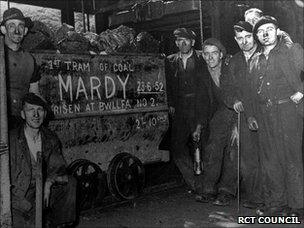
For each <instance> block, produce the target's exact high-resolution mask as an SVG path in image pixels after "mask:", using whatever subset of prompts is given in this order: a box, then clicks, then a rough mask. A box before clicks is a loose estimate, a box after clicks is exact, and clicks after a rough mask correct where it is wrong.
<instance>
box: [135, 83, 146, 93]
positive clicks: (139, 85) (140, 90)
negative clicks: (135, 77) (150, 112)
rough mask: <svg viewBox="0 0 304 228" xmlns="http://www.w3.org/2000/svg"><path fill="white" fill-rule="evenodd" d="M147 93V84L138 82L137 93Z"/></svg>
mask: <svg viewBox="0 0 304 228" xmlns="http://www.w3.org/2000/svg"><path fill="white" fill-rule="evenodd" d="M144 91H145V82H142V81H137V92H144Z"/></svg>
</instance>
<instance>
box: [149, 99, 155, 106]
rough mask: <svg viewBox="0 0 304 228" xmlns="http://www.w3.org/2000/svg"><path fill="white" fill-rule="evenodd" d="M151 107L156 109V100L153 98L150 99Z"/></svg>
mask: <svg viewBox="0 0 304 228" xmlns="http://www.w3.org/2000/svg"><path fill="white" fill-rule="evenodd" d="M150 102H151V107H155V99H154V98H153V97H151V98H150Z"/></svg>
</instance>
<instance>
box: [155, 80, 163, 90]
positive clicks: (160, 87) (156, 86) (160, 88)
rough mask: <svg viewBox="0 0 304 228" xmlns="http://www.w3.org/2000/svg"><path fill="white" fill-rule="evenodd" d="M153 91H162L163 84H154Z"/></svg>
mask: <svg viewBox="0 0 304 228" xmlns="http://www.w3.org/2000/svg"><path fill="white" fill-rule="evenodd" d="M154 87H155V90H156V91H159V92H163V91H164V84H163V83H162V82H155V86H154Z"/></svg>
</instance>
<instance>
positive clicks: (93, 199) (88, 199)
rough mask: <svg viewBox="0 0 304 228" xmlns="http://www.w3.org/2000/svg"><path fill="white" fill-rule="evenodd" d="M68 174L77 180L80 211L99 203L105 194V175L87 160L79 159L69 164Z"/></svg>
mask: <svg viewBox="0 0 304 228" xmlns="http://www.w3.org/2000/svg"><path fill="white" fill-rule="evenodd" d="M68 170H69V173H70V174H71V175H73V176H74V177H75V178H76V179H77V201H78V207H79V208H80V210H85V209H89V208H92V207H93V206H94V205H96V204H98V203H100V201H101V200H102V199H103V198H104V196H105V195H106V192H107V180H106V174H105V173H104V172H103V171H102V170H101V169H100V167H99V166H98V165H97V164H95V163H93V162H90V161H89V160H85V159H80V160H76V161H74V162H73V163H72V164H70V166H69V168H68Z"/></svg>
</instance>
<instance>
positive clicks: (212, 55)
mask: <svg viewBox="0 0 304 228" xmlns="http://www.w3.org/2000/svg"><path fill="white" fill-rule="evenodd" d="M203 58H204V60H205V61H206V63H207V65H208V66H209V67H210V68H214V67H217V66H218V65H219V64H220V63H221V60H222V58H223V53H222V52H221V51H220V50H219V49H218V47H217V46H214V45H206V46H204V49H203Z"/></svg>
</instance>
